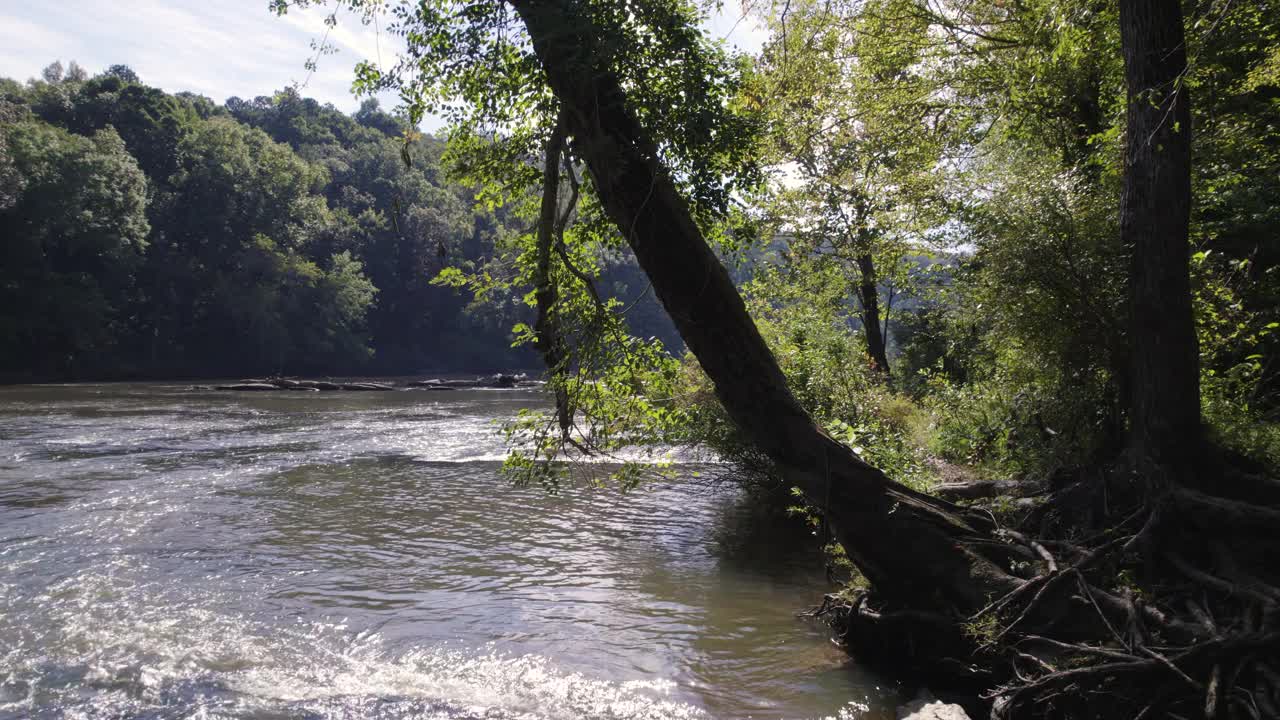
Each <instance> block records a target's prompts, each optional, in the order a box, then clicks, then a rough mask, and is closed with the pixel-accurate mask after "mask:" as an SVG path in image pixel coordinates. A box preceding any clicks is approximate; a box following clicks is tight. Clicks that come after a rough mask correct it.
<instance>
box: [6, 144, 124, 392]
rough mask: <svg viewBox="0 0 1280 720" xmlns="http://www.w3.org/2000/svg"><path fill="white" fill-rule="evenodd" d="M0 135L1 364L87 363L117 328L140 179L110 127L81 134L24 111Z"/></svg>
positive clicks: (65, 366)
mask: <svg viewBox="0 0 1280 720" xmlns="http://www.w3.org/2000/svg"><path fill="white" fill-rule="evenodd" d="M0 138H3V139H4V142H5V149H4V153H3V156H2V157H3V158H4V160H5V163H4V164H7V165H8V173H9V175H10V178H11V179H13V180H15V181H16V182H15V184H14V186H10V187H15V192H14V196H13V197H12V198H10V199H9V200H8V201H7V203H6V204H7V207H0V227H2V228H3V234H4V237H5V238H6V241H5V244H4V250H3V251H4V261H3V263H0V268H3V270H2V271H0V273H2V274H3V280H2V281H0V292H2V293H3V299H2V301H0V302H2V304H3V306H4V307H6V308H10V309H11V310H10V312H8V313H5V315H4V319H3V325H0V328H2V330H0V335H2V336H3V338H4V340H3V345H4V348H5V351H4V355H3V361H2V362H3V366H4V368H5V369H6V370H8V371H19V372H23V371H26V372H29V371H30V370H31V369H33V368H57V369H58V370H60V371H62V372H68V373H74V372H79V371H81V370H84V369H92V368H93V367H94V364H95V363H96V362H100V359H99V357H98V354H100V353H103V352H106V351H108V350H109V349H110V348H111V345H112V344H113V342H114V340H115V337H116V334H117V333H118V332H119V329H120V326H121V324H122V322H123V320H124V317H123V315H122V312H123V310H124V309H125V305H126V303H127V301H128V299H129V294H130V292H131V289H132V282H133V274H134V271H135V269H136V268H137V266H138V264H139V261H140V260H141V253H142V251H143V249H144V248H145V246H146V238H147V233H148V225H147V220H146V216H145V206H146V180H145V178H144V176H143V174H142V172H141V171H140V170H139V168H138V165H137V162H136V161H135V160H134V159H133V158H132V157H131V156H130V155H129V153H128V152H127V150H126V149H125V146H124V143H123V141H121V139H120V136H119V135H117V134H116V133H115V132H114V131H112V130H102V131H99V132H97V133H95V134H94V135H93V136H92V137H87V138H86V137H82V136H78V135H73V134H71V133H68V132H66V131H65V130H61V129H58V128H54V127H51V126H49V125H46V124H44V123H41V122H39V121H35V120H30V119H28V120H23V121H19V122H16V123H12V124H6V126H5V128H4V132H3V134H2V135H0ZM0 168H3V165H0ZM18 309H21V310H20V311H19V310H18Z"/></svg>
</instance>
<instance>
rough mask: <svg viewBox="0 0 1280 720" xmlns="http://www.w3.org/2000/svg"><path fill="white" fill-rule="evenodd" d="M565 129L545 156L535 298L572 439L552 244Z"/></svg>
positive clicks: (539, 331)
mask: <svg viewBox="0 0 1280 720" xmlns="http://www.w3.org/2000/svg"><path fill="white" fill-rule="evenodd" d="M564 142H565V126H564V122H563V120H562V119H561V120H557V121H556V126H555V128H554V129H552V131H551V137H550V138H549V139H548V140H547V149H546V157H545V158H544V159H543V170H542V205H541V206H540V207H539V209H538V210H539V212H538V236H537V246H536V248H535V252H534V265H533V285H534V288H533V295H534V300H535V302H536V303H537V306H538V318H537V320H535V321H534V333H535V335H536V336H537V340H538V352H539V353H540V354H541V355H542V361H543V364H545V365H546V366H547V372H548V373H550V374H551V386H552V388H553V389H554V391H555V396H556V423H557V424H558V425H559V426H560V435H561V437H563V438H568V437H569V429H570V427H572V425H573V413H572V410H571V409H570V407H569V395H568V390H567V389H566V388H565V385H564V376H565V375H566V374H567V372H568V362H569V355H568V353H567V352H566V351H565V347H564V339H563V338H562V337H561V336H560V329H559V327H558V324H557V322H556V317H555V314H554V308H555V304H556V299H557V293H556V285H555V281H554V280H553V279H552V277H551V245H552V243H553V242H555V240H556V237H555V235H556V225H557V222H556V220H557V218H556V215H557V213H558V212H559V209H560V158H561V156H562V155H563V154H564Z"/></svg>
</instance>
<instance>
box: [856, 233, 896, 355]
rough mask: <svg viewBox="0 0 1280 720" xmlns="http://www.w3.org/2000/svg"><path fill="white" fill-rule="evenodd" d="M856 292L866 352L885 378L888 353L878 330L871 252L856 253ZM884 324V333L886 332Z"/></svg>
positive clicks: (878, 309)
mask: <svg viewBox="0 0 1280 720" xmlns="http://www.w3.org/2000/svg"><path fill="white" fill-rule="evenodd" d="M857 262H858V277H859V281H858V294H859V295H860V296H861V299H862V330H863V333H864V334H865V335H866V337H867V354H868V355H870V356H871V364H872V365H873V366H875V369H876V372H878V373H880V374H881V376H883V377H884V378H885V379H888V378H890V377H891V375H890V373H889V355H888V353H887V351H886V349H885V343H886V338H885V334H882V333H881V332H880V289H879V287H877V286H876V263H875V260H874V259H872V257H871V253H867V252H863V253H858V258H857ZM887 327H888V326H887V325H886V333H887Z"/></svg>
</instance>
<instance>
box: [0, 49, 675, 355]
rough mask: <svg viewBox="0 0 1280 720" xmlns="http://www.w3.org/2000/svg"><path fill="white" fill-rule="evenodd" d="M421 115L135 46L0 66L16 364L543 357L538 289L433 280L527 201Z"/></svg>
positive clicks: (476, 252)
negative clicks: (453, 179)
mask: <svg viewBox="0 0 1280 720" xmlns="http://www.w3.org/2000/svg"><path fill="white" fill-rule="evenodd" d="M407 129H408V128H407V126H406V125H405V124H404V123H403V122H402V121H401V120H400V119H399V118H397V117H395V116H393V115H391V114H388V113H386V112H384V111H383V110H381V109H380V108H379V106H378V103H377V102H376V101H374V100H367V101H365V102H364V103H363V105H362V106H361V107H360V110H359V111H358V112H356V113H355V114H353V115H346V114H344V113H342V112H340V111H339V110H337V109H335V108H334V107H332V106H330V105H321V104H319V103H317V102H316V101H314V100H310V99H305V98H302V97H300V96H299V95H298V94H297V93H296V92H295V91H293V90H285V91H282V92H279V93H277V94H276V95H274V96H272V97H258V98H255V99H253V100H241V99H240V98H231V99H229V100H228V101H227V102H226V103H225V104H224V105H218V104H216V103H214V102H213V101H212V100H210V99H208V98H205V97H201V96H198V95H193V94H190V93H179V94H176V95H171V94H168V93H165V92H163V91H161V90H159V89H156V88H153V87H148V86H147V85H145V84H143V83H142V82H140V81H139V79H138V77H137V75H136V74H134V72H133V71H132V70H130V69H129V68H128V67H125V66H113V67H112V68H110V69H108V70H107V71H105V72H103V73H101V74H99V75H96V76H93V77H89V76H88V74H87V73H86V72H85V71H84V70H82V69H81V68H79V67H78V66H77V65H75V64H74V63H72V64H71V65H70V67H69V68H67V69H64V68H63V67H62V66H61V65H60V64H59V63H54V64H53V65H51V66H49V67H48V68H46V70H45V71H44V73H43V77H42V78H40V79H35V80H31V81H28V82H26V83H25V84H24V83H20V82H17V81H14V80H10V79H0V236H3V238H4V240H3V243H2V244H0V378H3V379H8V380H22V379H36V378H93V377H194V376H226V375H244V374H264V373H291V374H317V373H371V374H393V373H395V374H398V373H412V372H419V371H424V370H432V371H447V370H489V369H498V368H506V367H532V366H535V365H536V364H537V359H536V356H535V355H534V354H533V353H532V352H531V351H530V349H529V348H527V347H522V348H517V349H513V348H512V347H511V341H512V337H511V327H512V326H513V325H514V324H515V323H516V322H519V321H522V320H525V319H527V318H528V317H530V315H531V314H530V311H529V308H528V307H527V305H526V304H525V303H524V302H523V301H522V299H521V298H519V297H489V298H486V299H485V301H484V302H483V303H477V302H475V301H473V300H472V299H471V298H469V297H467V296H466V295H465V294H461V293H458V292H457V291H455V290H452V289H450V288H446V287H438V286H435V285H432V284H431V279H432V278H433V277H434V276H435V275H436V274H437V273H438V272H439V271H440V269H441V268H443V267H445V266H446V265H449V264H456V263H470V262H479V261H482V260H483V259H484V258H486V257H491V256H492V255H493V249H494V247H495V243H500V242H502V238H503V237H504V234H510V233H519V232H524V231H526V230H527V229H528V228H527V227H525V226H526V225H527V222H525V221H523V220H521V219H518V218H516V217H515V215H514V213H513V212H509V211H508V210H507V209H505V208H497V209H486V208H484V207H477V206H476V204H475V203H474V202H473V201H472V195H473V194H472V192H471V191H470V190H469V189H468V188H465V187H462V186H460V185H457V184H453V183H450V182H448V181H446V179H445V178H444V172H443V170H442V168H441V161H440V158H441V154H442V152H443V142H442V141H440V140H438V139H435V138H432V137H431V136H428V135H420V134H417V133H414V132H410V133H409V137H410V139H409V140H408V141H406V139H405V138H406V136H405V131H406V130H407ZM406 160H408V161H406ZM610 275H612V276H613V279H614V281H615V286H616V287H615V289H618V290H622V291H624V292H625V291H626V290H627V289H628V288H627V285H629V284H630V285H633V286H635V287H634V290H633V292H636V293H638V292H640V291H642V290H643V287H644V286H643V285H642V284H639V283H638V278H639V277H640V276H639V274H638V271H637V270H635V269H634V268H627V267H619V268H615V269H614V270H613V271H612V272H611V273H610ZM628 281H629V282H628ZM651 314H652V313H651ZM658 332H661V330H660V329H659V330H658Z"/></svg>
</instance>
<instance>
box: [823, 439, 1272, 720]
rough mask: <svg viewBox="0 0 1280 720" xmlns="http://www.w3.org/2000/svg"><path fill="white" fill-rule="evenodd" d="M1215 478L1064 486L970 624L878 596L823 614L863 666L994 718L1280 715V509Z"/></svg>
mask: <svg viewBox="0 0 1280 720" xmlns="http://www.w3.org/2000/svg"><path fill="white" fill-rule="evenodd" d="M1206 465H1210V463H1206ZM1211 472H1212V475H1211V477H1213V479H1214V482H1206V481H1205V480H1206V475H1207V474H1208V473H1205V472H1202V473H1198V474H1197V476H1196V480H1198V481H1199V482H1196V483H1195V487H1194V488H1192V486H1191V482H1190V481H1185V480H1184V481H1183V482H1176V483H1169V485H1168V486H1167V491H1166V492H1163V493H1162V494H1159V495H1157V496H1156V497H1149V496H1148V494H1144V493H1141V492H1138V491H1136V490H1135V487H1136V485H1135V473H1134V472H1133V471H1132V469H1131V468H1130V467H1127V466H1118V467H1113V468H1110V469H1109V471H1108V472H1103V473H1098V472H1090V473H1079V474H1077V475H1076V480H1075V482H1074V483H1063V482H1061V479H1060V482H1059V483H1057V485H1058V487H1057V489H1056V491H1055V492H1054V493H1053V495H1052V496H1051V499H1050V500H1049V501H1048V502H1047V503H1046V504H1045V506H1044V507H1043V508H1042V509H1041V511H1039V512H1036V513H1032V514H1031V515H1029V516H1028V517H1026V518H1024V524H1023V525H1022V526H1021V527H1019V528H1018V529H1002V530H1000V531H997V533H996V536H997V537H1003V538H1005V541H1006V542H1007V544H1008V545H1009V546H1010V547H1016V548H1018V551H1005V552H1004V553H1003V556H1004V557H1006V558H1009V559H1011V561H1014V562H1023V563H1026V562H1027V561H1028V560H1030V561H1031V564H1032V566H1033V568H1032V570H1031V571H1030V572H1027V573H1026V574H1025V577H1024V580H1023V581H1022V582H1021V584H1019V585H1018V586H1017V587H1016V588H1014V589H1012V590H1011V591H1009V592H1007V593H1004V594H1003V595H1001V596H999V597H995V598H992V599H991V601H990V603H988V604H987V605H986V606H985V607H983V608H982V609H981V610H979V611H978V612H976V613H974V614H971V615H969V616H967V617H964V618H954V617H946V616H942V615H934V614H930V613H925V612H920V611H919V610H911V611H906V610H901V609H895V608H892V607H887V606H882V605H880V604H878V603H879V601H878V599H877V596H876V595H875V593H874V592H871V591H864V592H859V593H856V594H855V595H853V596H852V597H844V596H835V595H833V596H828V597H827V598H826V599H825V600H824V602H823V605H822V606H821V607H819V608H817V609H816V610H815V611H814V612H813V614H814V615H817V616H821V617H823V618H825V619H827V620H828V621H829V622H830V623H831V624H832V626H833V627H834V628H835V629H836V632H837V635H838V636H839V638H840V640H841V641H842V642H843V643H845V644H846V645H847V646H848V647H849V648H850V650H851V651H852V652H854V653H855V654H856V655H857V656H859V657H860V658H861V659H864V660H866V661H868V662H877V661H879V662H886V663H889V664H891V665H893V666H894V667H895V668H896V669H898V670H903V669H905V670H908V671H910V672H912V673H915V674H918V675H920V676H921V677H924V678H927V681H928V682H932V683H939V684H941V685H943V686H944V687H951V688H967V689H969V690H970V691H971V692H975V693H979V692H980V693H981V695H982V697H983V698H984V699H985V700H986V701H987V702H988V703H989V708H990V711H991V716H992V717H995V718H1083V717H1090V718H1134V717H1145V718H1153V717H1172V718H1177V717H1182V718H1214V719H1216V718H1241V719H1243V718H1259V719H1261V718H1268V717H1270V718H1276V717H1280V715H1277V709H1280V671H1278V669H1280V502H1276V501H1275V500H1274V499H1273V496H1272V495H1271V493H1270V485H1269V481H1263V480H1260V479H1259V477H1260V476H1259V475H1258V474H1257V473H1256V472H1255V473H1249V475H1248V476H1247V477H1245V478H1244V479H1242V480H1241V482H1239V483H1237V482H1235V480H1236V479H1237V477H1238V476H1239V475H1243V473H1237V472H1236V471H1234V470H1233V469H1231V468H1230V467H1227V468H1225V469H1224V468H1223V467H1222V466H1221V465H1218V466H1215V467H1214V468H1212V471H1211ZM1220 487H1221V488H1226V489H1227V490H1226V491H1225V492H1217V491H1216V490H1215V488H1220ZM1104 506H1105V510H1104V509H1103V508H1104ZM1082 508H1083V509H1082ZM1108 518H1117V519H1114V520H1108ZM1086 521H1091V522H1086ZM1089 533H1091V534H1089ZM1085 535H1087V537H1083V538H1082V539H1077V538H1079V537H1080V536H1085ZM1073 536H1075V537H1073ZM978 545H979V546H980V547H977V548H975V550H976V551H979V552H983V553H984V554H986V555H988V556H989V557H996V556H999V555H1000V554H1001V553H999V552H993V551H992V549H991V548H989V547H986V545H985V544H984V543H978Z"/></svg>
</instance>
